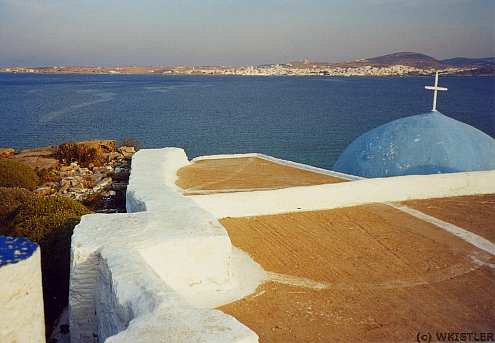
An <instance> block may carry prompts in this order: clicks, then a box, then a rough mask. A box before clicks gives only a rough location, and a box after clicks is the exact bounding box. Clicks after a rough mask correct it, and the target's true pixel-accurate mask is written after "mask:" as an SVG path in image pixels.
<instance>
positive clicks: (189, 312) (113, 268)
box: [69, 148, 265, 343]
mask: <svg viewBox="0 0 495 343" xmlns="http://www.w3.org/2000/svg"><path fill="white" fill-rule="evenodd" d="M188 163H189V162H188V160H187V156H186V155H185V153H184V151H183V150H182V149H176V148H166V149H156V150H141V151H139V152H138V153H136V154H135V155H134V157H133V160H132V171H131V177H130V180H129V186H128V190H127V210H128V213H125V214H110V215H104V214H91V215H86V216H83V218H82V219H81V222H80V224H79V225H78V226H77V227H76V229H75V230H74V235H73V237H72V246H71V280H70V294H69V320H70V330H71V341H72V342H91V343H93V342H159V341H161V342H192V341H197V342H246V343H247V342H257V341H258V337H257V335H256V334H255V333H254V332H253V331H252V330H250V329H249V328H247V327H246V326H244V325H243V324H241V323H239V322H238V321H237V320H236V319H234V318H233V317H231V316H229V315H226V314H224V313H222V312H220V311H216V310H213V309H212V308H214V307H216V306H219V305H222V304H225V303H229V302H231V301H233V300H236V299H239V298H241V297H243V296H245V295H247V294H250V293H251V292H254V290H255V289H256V287H257V285H258V284H259V283H260V282H262V280H263V279H264V277H265V274H264V272H263V271H262V270H261V268H260V267H259V266H258V265H256V264H255V263H254V262H253V261H252V260H251V259H250V258H249V256H247V255H242V254H241V255H239V254H236V253H235V250H233V248H232V245H231V243H230V239H229V237H228V235H227V232H226V231H225V229H224V228H223V226H221V225H220V223H218V221H217V220H216V218H215V217H213V216H212V215H211V214H209V213H208V212H206V211H204V210H203V209H201V208H199V207H198V206H197V205H196V203H195V202H194V201H192V200H191V199H189V198H186V197H184V196H183V195H182V194H181V193H180V192H179V191H178V190H177V188H176V186H175V180H176V172H177V170H178V169H179V168H181V167H183V166H184V165H187V164H188ZM239 256H240V257H239ZM246 266H248V268H246ZM240 268H243V269H246V270H247V271H248V274H249V275H250V276H251V277H247V278H248V279H249V280H250V282H244V280H241V279H240V278H241V277H242V278H246V275H245V274H244V273H240V272H239V270H238V269H240ZM249 275H248V276H249ZM253 280H254V281H253ZM246 285H247V286H246Z"/></svg>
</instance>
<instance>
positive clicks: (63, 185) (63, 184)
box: [58, 180, 70, 194]
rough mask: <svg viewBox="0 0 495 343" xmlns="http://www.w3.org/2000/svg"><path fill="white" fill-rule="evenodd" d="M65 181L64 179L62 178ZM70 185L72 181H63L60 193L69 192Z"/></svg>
mask: <svg viewBox="0 0 495 343" xmlns="http://www.w3.org/2000/svg"><path fill="white" fill-rule="evenodd" d="M62 181H64V180H62ZM69 187H70V183H63V182H62V186H61V187H60V189H59V190H58V193H63V194H65V193H67V191H68V190H69Z"/></svg>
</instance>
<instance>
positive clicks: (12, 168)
mask: <svg viewBox="0 0 495 343" xmlns="http://www.w3.org/2000/svg"><path fill="white" fill-rule="evenodd" d="M39 182H40V179H39V177H38V175H36V172H35V171H34V170H32V169H31V168H29V167H28V166H27V165H25V164H23V163H21V162H18V161H14V160H10V159H0V187H20V188H26V189H29V190H33V189H35V188H36V186H38V184H39Z"/></svg>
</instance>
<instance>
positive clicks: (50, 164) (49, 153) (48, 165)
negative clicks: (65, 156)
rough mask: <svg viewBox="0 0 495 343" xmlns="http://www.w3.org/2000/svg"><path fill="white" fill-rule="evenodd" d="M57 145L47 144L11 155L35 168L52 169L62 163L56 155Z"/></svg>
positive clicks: (38, 169)
mask: <svg viewBox="0 0 495 343" xmlns="http://www.w3.org/2000/svg"><path fill="white" fill-rule="evenodd" d="M56 151H57V147H56V146H46V147H40V148H33V149H25V150H21V151H20V152H19V153H18V154H15V155H11V156H10V158H12V159H14V160H16V161H19V162H22V163H24V164H25V165H27V166H29V167H31V168H32V169H33V170H37V171H40V170H50V169H54V168H58V166H59V165H60V163H59V161H58V159H57V158H56V157H55V153H56Z"/></svg>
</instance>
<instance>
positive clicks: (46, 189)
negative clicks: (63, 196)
mask: <svg viewBox="0 0 495 343" xmlns="http://www.w3.org/2000/svg"><path fill="white" fill-rule="evenodd" d="M34 193H35V194H37V195H50V194H52V193H55V190H54V189H53V188H52V187H38V188H36V189H35V190H34Z"/></svg>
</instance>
